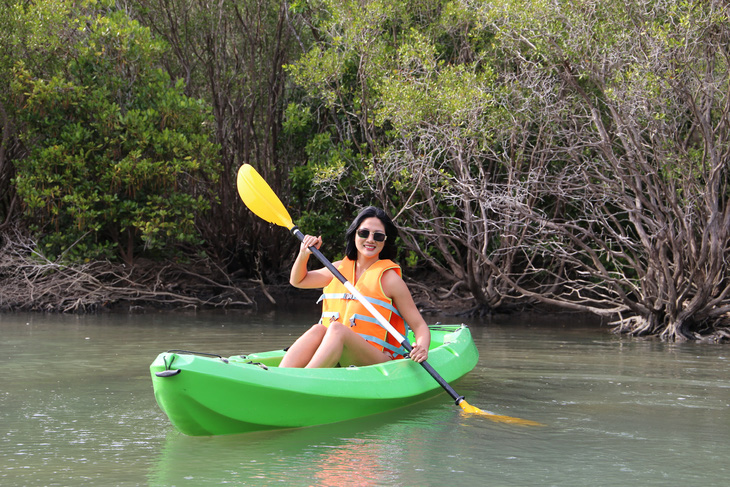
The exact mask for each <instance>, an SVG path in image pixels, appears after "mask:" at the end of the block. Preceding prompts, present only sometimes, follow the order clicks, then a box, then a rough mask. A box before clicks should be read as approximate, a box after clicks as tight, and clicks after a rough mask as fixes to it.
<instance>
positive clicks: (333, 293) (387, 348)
mask: <svg viewBox="0 0 730 487" xmlns="http://www.w3.org/2000/svg"><path fill="white" fill-rule="evenodd" d="M389 269H395V271H396V272H397V273H398V275H399V276H400V275H401V269H400V266H399V265H398V264H396V263H395V262H393V261H392V260H388V259H381V260H378V261H377V262H375V263H374V264H372V265H371V266H370V267H368V268H367V269H366V270H365V272H363V274H362V275H361V276H360V279H359V280H358V281H357V282H355V261H353V260H350V259H348V258H345V259H344V260H343V261H342V262H341V263H340V266H339V268H338V270H339V271H340V272H341V273H342V275H343V276H345V278H346V279H347V280H348V281H350V282H355V288H356V289H357V290H358V291H360V293H361V294H362V295H363V296H365V298H366V299H367V300H368V301H369V302H370V304H372V305H373V306H374V307H375V309H377V310H378V311H379V312H380V314H382V315H383V317H384V318H385V319H387V320H388V321H389V322H390V324H391V325H393V328H395V329H396V330H398V332H399V333H400V334H402V335H403V336H408V325H407V324H406V322H405V320H403V317H402V316H401V315H400V313H398V310H397V309H396V308H395V306H393V300H392V299H390V298H389V297H388V296H386V295H385V292H383V286H382V284H381V279H382V277H383V273H385V271H387V270H389ZM320 301H322V302H323V304H322V318H321V319H320V321H319V322H320V323H322V324H323V325H324V326H329V324H330V323H331V322H333V321H339V322H340V323H342V324H345V325H348V324H349V325H350V327H351V328H352V330H353V331H354V332H356V333H358V334H359V335H361V336H362V337H363V338H365V340H367V341H368V343H370V344H371V345H372V346H374V347H375V348H377V349H379V350H382V351H384V352H386V353H388V354H390V355H391V356H392V357H393V358H403V356H404V355H406V353H407V352H406V350H405V349H404V348H403V347H402V346H401V345H400V343H399V342H398V341H397V340H396V339H395V338H393V337H392V336H391V335H390V334H389V333H388V332H387V330H386V329H385V328H383V327H382V326H381V325H380V323H378V320H377V319H375V318H374V317H373V316H372V315H371V314H370V312H369V311H368V310H367V309H366V308H365V306H363V305H362V303H360V301H358V300H357V298H355V296H353V295H352V294H350V293H349V291H348V290H347V288H346V287H345V286H344V285H343V284H342V283H341V282H340V281H339V280H338V279H335V278H333V279H332V280H331V281H330V283H329V284H327V286H325V288H324V291H323V294H322V296H321V297H320V298H319V301H317V302H320Z"/></svg>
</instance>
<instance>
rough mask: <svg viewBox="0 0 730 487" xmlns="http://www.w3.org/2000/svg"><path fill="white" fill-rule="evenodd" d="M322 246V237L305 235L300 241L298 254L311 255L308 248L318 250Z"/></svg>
mask: <svg viewBox="0 0 730 487" xmlns="http://www.w3.org/2000/svg"><path fill="white" fill-rule="evenodd" d="M321 246H322V237H315V236H313V235H305V236H304V238H303V239H302V243H301V245H299V253H300V254H301V253H304V254H306V255H310V254H311V253H312V251H311V250H309V247H314V248H315V249H318V248H320V247H321Z"/></svg>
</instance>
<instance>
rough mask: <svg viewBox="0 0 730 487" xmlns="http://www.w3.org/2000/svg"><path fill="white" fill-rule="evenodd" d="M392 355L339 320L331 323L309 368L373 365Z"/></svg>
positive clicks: (308, 365)
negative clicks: (370, 342)
mask: <svg viewBox="0 0 730 487" xmlns="http://www.w3.org/2000/svg"><path fill="white" fill-rule="evenodd" d="M390 359H391V357H390V356H388V355H387V354H385V353H384V352H381V351H380V350H378V349H377V348H375V347H373V346H372V345H370V344H369V343H368V342H366V341H365V339H364V338H363V337H361V336H360V335H358V334H357V333H355V332H354V331H352V329H351V328H350V327H349V326H345V325H343V324H342V323H340V322H339V321H336V322H334V323H332V324H330V325H329V326H328V327H327V332H326V333H325V335H324V338H323V339H322V341H321V343H320V345H319V347H318V348H317V351H316V352H314V356H313V357H312V359H311V360H310V361H309V363H308V364H307V368H315V367H334V366H335V365H337V363H338V362H340V363H341V365H343V366H347V365H372V364H379V363H381V362H386V361H388V360H390Z"/></svg>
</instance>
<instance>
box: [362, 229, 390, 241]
mask: <svg viewBox="0 0 730 487" xmlns="http://www.w3.org/2000/svg"><path fill="white" fill-rule="evenodd" d="M371 233H372V234H373V240H375V241H376V242H385V239H386V238H388V236H387V235H386V234H384V233H380V232H371V231H370V230H366V229H364V228H363V229H361V230H358V231H357V236H358V237H360V238H368V236H369V235H370V234H371Z"/></svg>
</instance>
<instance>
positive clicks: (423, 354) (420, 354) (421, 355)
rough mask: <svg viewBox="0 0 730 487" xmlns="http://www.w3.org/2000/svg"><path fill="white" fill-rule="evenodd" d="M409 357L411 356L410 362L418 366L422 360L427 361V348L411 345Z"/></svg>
mask: <svg viewBox="0 0 730 487" xmlns="http://www.w3.org/2000/svg"><path fill="white" fill-rule="evenodd" d="M409 355H410V356H411V360H413V361H414V362H418V363H419V364H420V363H421V362H423V361H424V360H426V359H428V348H426V347H423V346H421V345H419V344H418V343H416V344H414V345H413V350H411V353H410V354H409Z"/></svg>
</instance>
